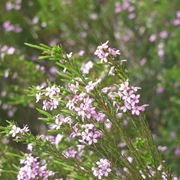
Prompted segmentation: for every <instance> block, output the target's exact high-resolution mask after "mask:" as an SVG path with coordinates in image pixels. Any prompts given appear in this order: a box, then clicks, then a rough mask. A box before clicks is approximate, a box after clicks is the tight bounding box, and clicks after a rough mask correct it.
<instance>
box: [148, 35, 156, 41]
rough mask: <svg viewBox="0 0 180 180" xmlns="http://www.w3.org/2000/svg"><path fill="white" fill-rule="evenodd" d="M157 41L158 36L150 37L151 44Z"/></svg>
mask: <svg viewBox="0 0 180 180" xmlns="http://www.w3.org/2000/svg"><path fill="white" fill-rule="evenodd" d="M156 39H157V35H156V34H152V35H151V36H150V37H149V41H150V42H155V41H156Z"/></svg>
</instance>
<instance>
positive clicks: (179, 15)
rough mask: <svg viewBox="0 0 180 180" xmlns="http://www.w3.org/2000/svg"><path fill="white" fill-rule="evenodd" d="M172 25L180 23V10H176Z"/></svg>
mask: <svg viewBox="0 0 180 180" xmlns="http://www.w3.org/2000/svg"><path fill="white" fill-rule="evenodd" d="M173 25H174V26H179V25H180V10H178V11H176V18H175V19H174V20H173Z"/></svg>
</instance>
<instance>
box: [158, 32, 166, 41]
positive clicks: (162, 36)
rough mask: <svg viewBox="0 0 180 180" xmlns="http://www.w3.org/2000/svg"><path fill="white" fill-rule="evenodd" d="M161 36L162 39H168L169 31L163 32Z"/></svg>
mask: <svg viewBox="0 0 180 180" xmlns="http://www.w3.org/2000/svg"><path fill="white" fill-rule="evenodd" d="M159 36H160V37H161V38H162V39H166V38H167V37H168V32H167V31H161V32H160V33H159Z"/></svg>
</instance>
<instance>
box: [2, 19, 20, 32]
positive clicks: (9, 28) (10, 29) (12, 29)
mask: <svg viewBox="0 0 180 180" xmlns="http://www.w3.org/2000/svg"><path fill="white" fill-rule="evenodd" d="M3 28H4V30H5V31H6V32H16V33H20V32H21V31H22V28H21V27H20V26H19V25H13V24H11V22H10V21H5V22H4V23H3Z"/></svg>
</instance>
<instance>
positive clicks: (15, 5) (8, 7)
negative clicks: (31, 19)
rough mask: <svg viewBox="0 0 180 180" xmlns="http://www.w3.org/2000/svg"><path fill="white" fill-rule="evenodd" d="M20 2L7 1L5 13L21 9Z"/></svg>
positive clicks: (19, 0)
mask: <svg viewBox="0 0 180 180" xmlns="http://www.w3.org/2000/svg"><path fill="white" fill-rule="evenodd" d="M21 1H22V0H16V1H15V2H14V3H12V2H10V1H8V2H7V3H6V10H7V11H10V10H12V9H15V10H20V9H21Z"/></svg>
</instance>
